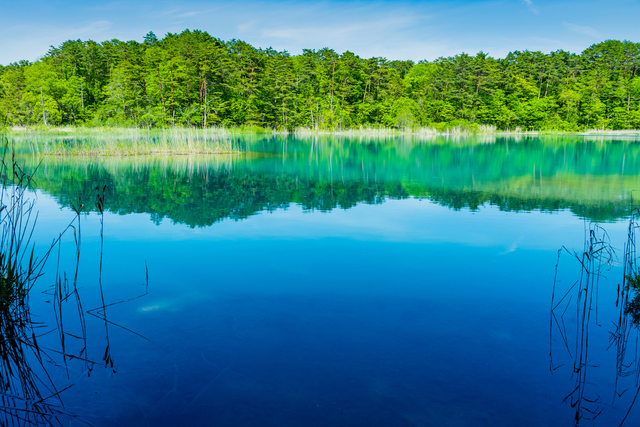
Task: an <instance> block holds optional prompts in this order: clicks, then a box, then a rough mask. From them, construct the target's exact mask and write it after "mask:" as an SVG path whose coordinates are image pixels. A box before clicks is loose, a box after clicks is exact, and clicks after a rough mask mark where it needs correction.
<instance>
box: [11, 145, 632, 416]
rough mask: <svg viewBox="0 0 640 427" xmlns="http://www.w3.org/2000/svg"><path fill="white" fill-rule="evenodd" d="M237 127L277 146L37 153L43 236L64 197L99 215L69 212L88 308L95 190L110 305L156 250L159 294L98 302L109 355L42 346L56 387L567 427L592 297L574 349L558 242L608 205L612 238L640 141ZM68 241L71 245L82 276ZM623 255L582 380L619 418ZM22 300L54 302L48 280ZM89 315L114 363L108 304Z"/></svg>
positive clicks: (625, 211) (280, 410)
mask: <svg viewBox="0 0 640 427" xmlns="http://www.w3.org/2000/svg"><path fill="white" fill-rule="evenodd" d="M238 138H239V139H238V140H237V141H235V142H234V144H235V146H238V147H243V148H244V149H245V150H246V151H251V152H254V153H266V154H268V155H253V156H248V157H228V158H216V159H197V158H186V159H185V158H180V159H177V158H154V159H150V158H144V159H136V158H132V159H109V158H106V159H105V158H101V159H94V160H91V159H86V158H83V159H77V158H45V159H44V160H43V161H42V164H41V165H40V167H39V169H38V170H37V172H35V175H34V177H35V181H36V186H37V198H38V199H37V206H38V208H39V210H40V217H39V219H38V225H37V232H36V235H35V240H36V242H37V247H38V249H39V250H45V249H46V247H47V245H48V244H49V242H50V241H51V239H52V238H53V237H55V236H56V234H57V233H59V232H60V231H61V229H62V228H63V227H64V226H66V224H67V223H69V222H73V221H74V217H75V214H74V213H73V210H72V207H74V206H78V203H80V202H83V203H84V204H85V206H86V211H87V212H89V213H88V214H82V215H81V217H80V219H79V220H78V219H76V220H75V221H76V224H79V225H80V227H81V230H82V233H83V234H82V253H81V259H80V268H79V272H78V283H79V284H80V291H79V294H80V295H81V298H82V299H83V307H84V310H90V309H92V308H94V307H99V306H100V305H101V299H100V295H99V287H98V265H99V259H100V246H101V239H100V219H101V216H100V215H99V214H98V213H97V212H96V210H95V209H94V208H92V207H91V206H92V205H91V201H92V200H94V199H95V194H96V192H95V188H96V187H97V188H104V187H103V186H104V185H106V186H107V187H106V189H105V190H104V191H105V199H104V208H105V214H104V218H103V221H104V242H103V244H104V246H103V249H102V259H103V273H102V278H101V280H102V283H103V286H104V292H105V299H106V301H107V303H109V302H117V301H121V300H127V299H129V298H134V297H136V296H138V295H141V294H142V293H144V292H145V290H146V271H147V270H145V268H146V269H148V294H146V295H144V296H142V297H141V298H136V299H132V300H130V301H125V302H123V303H121V304H116V305H113V306H109V307H107V310H106V312H107V315H108V319H109V321H111V322H113V324H109V325H108V332H109V342H108V344H109V348H110V351H111V356H112V357H113V360H114V362H115V364H114V369H111V368H104V367H102V366H101V364H100V363H97V364H96V365H95V366H94V367H93V370H92V371H91V375H90V376H88V375H87V371H86V368H87V365H86V364H83V363H79V361H77V360H75V361H73V360H72V361H69V364H68V368H67V369H68V372H69V373H68V374H67V370H66V369H64V368H63V367H62V366H51V368H50V369H51V372H52V378H53V380H54V382H55V381H59V383H60V384H61V387H60V388H62V386H63V385H65V384H74V385H73V386H72V387H71V388H69V389H68V390H65V391H64V392H63V393H62V394H61V396H62V398H63V401H64V403H65V405H66V410H67V411H68V412H69V413H72V414H76V415H78V416H79V417H80V418H81V419H86V420H87V421H89V422H90V423H92V424H94V425H98V426H117V425H134V424H135V425H153V426H158V425H167V426H168V425H177V424H189V425H211V424H215V425H229V426H231V425H233V426H238V425H258V424H259V425H274V426H275V425H279V426H280V425H318V426H319V425H380V426H383V425H384V426H387V425H407V426H409V425H442V426H457V425H460V426H462V425H476V426H501V425H504V426H507V425H509V426H511V425H531V426H557V425H572V424H573V423H574V418H575V415H576V409H575V407H574V408H572V407H571V405H570V404H569V403H567V402H565V403H563V399H565V397H567V396H568V395H570V394H571V393H572V391H573V390H574V387H575V375H574V376H572V371H573V369H572V368H573V363H574V362H573V360H574V356H576V353H575V352H574V351H573V350H574V343H573V336H574V334H576V331H577V329H576V328H577V326H578V325H576V322H577V319H579V318H580V316H579V314H576V310H575V307H574V305H571V308H570V309H568V310H566V313H564V315H563V317H562V321H563V323H562V325H564V327H565V328H566V330H568V331H570V332H569V333H568V334H567V336H568V337H569V338H568V339H569V342H568V344H567V345H566V346H565V344H564V342H563V340H562V339H561V336H559V335H558V333H557V329H556V328H558V326H557V325H556V324H554V323H553V319H552V318H551V312H550V307H552V294H553V292H554V277H555V274H556V264H557V262H558V250H559V249H560V248H561V247H563V246H565V247H567V248H569V249H575V250H576V251H577V252H578V253H580V252H581V251H582V249H583V245H584V239H585V234H587V235H588V230H589V229H590V227H592V225H591V223H592V222H594V221H596V222H598V224H599V225H600V226H601V227H602V228H604V229H605V230H606V231H607V232H608V235H609V237H610V240H611V244H612V245H613V246H614V247H616V248H618V249H622V247H623V244H624V242H625V239H626V235H627V227H628V217H629V215H630V213H631V209H632V200H631V199H632V197H631V190H634V189H637V188H640V185H638V184H640V142H638V141H636V140H634V139H628V138H627V139H624V138H623V139H612V138H583V137H580V138H579V139H578V138H575V137H536V138H519V139H514V138H502V137H500V138H495V137H483V138H468V139H465V138H457V139H454V138H449V139H446V138H445V139H434V140H412V139H402V138H391V139H378V140H362V139H354V138H351V139H349V138H339V137H328V136H327V137H313V136H312V137H308V138H294V137H284V136H264V137H246V138H245V137H238ZM38 161H39V159H37V158H35V157H33V158H32V157H29V156H26V157H24V162H25V163H26V164H27V168H30V167H35V164H37V162H38ZM73 241H74V239H73V236H72V235H71V234H70V235H67V236H65V238H64V241H63V243H62V245H61V248H62V249H61V259H60V265H59V271H67V272H69V273H68V274H71V272H73V269H74V263H75V260H74V258H73V253H74V245H73ZM620 258H621V253H620ZM620 265H621V261H620V259H616V260H614V261H613V262H612V265H611V266H610V268H609V269H607V271H606V275H605V276H606V277H605V276H603V277H602V279H601V281H600V283H599V293H598V304H597V316H598V317H597V318H596V317H595V316H594V318H593V319H592V322H593V326H592V328H591V329H590V330H589V333H590V340H589V343H590V344H589V346H590V347H589V352H590V353H589V354H590V360H593V365H598V367H597V368H596V367H591V366H589V367H586V368H584V369H585V370H586V369H588V371H589V376H588V383H589V386H588V387H587V388H585V389H584V390H585V391H584V397H585V398H587V399H589V400H592V397H594V396H601V400H600V401H598V402H596V403H590V404H586V403H585V406H584V407H585V408H586V410H583V411H582V416H584V420H583V421H582V422H583V423H586V424H585V425H591V424H598V423H603V424H601V425H617V424H619V423H620V421H621V420H622V419H623V418H624V416H625V414H626V413H627V410H628V408H629V407H630V406H631V403H632V399H633V395H634V394H635V392H636V389H637V385H636V384H635V382H634V376H629V377H627V378H624V379H621V380H619V381H620V386H621V387H622V386H624V387H626V389H627V390H628V391H627V392H626V393H625V394H624V395H623V396H622V397H619V398H616V401H615V404H614V405H612V404H611V403H612V401H613V397H614V395H615V391H614V390H616V389H615V386H616V384H615V383H616V375H615V373H616V351H615V349H609V350H607V347H609V343H610V342H609V337H610V331H611V329H612V328H613V327H612V326H610V325H611V321H612V320H615V319H616V318H617V316H618V315H619V307H616V297H617V286H618V284H619V283H620V282H621V280H622V269H621V267H620ZM57 268H58V266H57V264H56V263H55V262H50V264H49V266H48V269H47V272H46V274H45V276H44V277H43V279H42V287H43V289H44V288H46V287H47V286H49V285H50V284H51V283H50V281H51V280H52V277H54V275H55V271H56V269H57ZM558 271H559V273H558V279H559V284H557V291H558V292H560V290H561V289H565V290H566V289H567V288H566V286H567V285H569V286H570V284H572V283H574V282H575V281H576V280H578V279H579V276H580V266H579V264H578V263H577V262H576V260H575V259H572V257H571V255H569V254H568V253H565V254H564V255H562V256H561V258H560V267H559V269H558ZM563 286H564V288H563ZM568 300H569V299H567V301H568ZM570 304H575V301H572V302H570ZM595 307H596V306H594V309H595ZM32 310H33V311H34V313H38V318H39V319H40V320H42V321H44V322H46V323H54V322H55V316H54V313H53V310H52V309H51V304H50V303H48V302H47V296H46V295H44V294H39V295H38V296H35V297H34V298H33V301H32ZM576 316H577V317H576ZM550 320H551V322H550ZM86 326H87V337H88V348H87V354H86V356H87V357H88V358H90V359H92V360H97V361H98V362H100V360H101V357H102V355H103V353H104V351H105V345H106V341H105V337H104V330H105V326H104V323H103V322H102V321H101V320H100V319H98V318H96V317H92V316H87V323H86ZM122 327H124V328H127V329H126V330H125V329H123V328H122ZM69 332H70V333H72V332H74V333H75V331H74V330H73V329H70V330H69ZM133 332H135V333H133ZM136 334H139V335H136ZM635 334H636V332H635V330H634V331H633V332H632V334H631V335H630V336H631V337H632V338H630V340H631V341H634V340H635V336H636V335H635ZM140 335H141V336H142V337H141V336H140ZM143 337H144V338H143ZM43 340H44V342H46V344H47V345H48V346H51V347H54V346H55V345H56V337H55V334H49V335H48V336H47V337H46V338H43ZM69 341H70V343H72V344H70V345H73V346H78V345H79V344H78V343H77V342H74V341H73V339H72V338H69ZM630 347H631V346H630ZM629 351H630V352H631V350H629ZM550 353H551V355H552V357H550ZM114 370H115V371H116V372H115V373H114V372H113V371H114ZM623 382H624V384H622V383H623ZM618 390H622V388H619V389H618ZM600 409H602V412H601V414H600V415H599V417H598V418H596V420H595V421H588V420H587V418H589V410H598V411H599V410H600ZM638 411H640V409H638V408H636V407H633V408H632V409H631V412H630V415H629V417H630V418H629V419H633V417H636V418H637V417H638V415H640V413H639V412H638ZM64 422H65V423H69V422H72V423H77V424H78V425H80V424H81V421H79V420H78V419H65V421H64ZM590 423H591V424H590ZM612 423H613V424H612ZM625 425H633V423H632V422H629V421H627V424H625Z"/></svg>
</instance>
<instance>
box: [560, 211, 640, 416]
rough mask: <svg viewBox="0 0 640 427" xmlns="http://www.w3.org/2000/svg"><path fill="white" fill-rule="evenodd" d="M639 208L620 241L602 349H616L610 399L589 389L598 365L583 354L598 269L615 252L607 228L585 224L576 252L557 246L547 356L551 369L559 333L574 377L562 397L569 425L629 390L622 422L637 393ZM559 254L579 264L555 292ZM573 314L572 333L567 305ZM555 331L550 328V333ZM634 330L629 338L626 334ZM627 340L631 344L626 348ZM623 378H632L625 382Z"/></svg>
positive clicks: (592, 324)
mask: <svg viewBox="0 0 640 427" xmlns="http://www.w3.org/2000/svg"><path fill="white" fill-rule="evenodd" d="M638 218H640V210H638V209H633V210H632V214H631V215H630V217H629V223H628V229H627V240H626V242H625V243H624V252H623V260H622V267H623V274H622V281H621V283H620V284H618V287H617V294H616V302H615V305H616V307H618V316H617V319H612V320H611V323H612V324H613V330H611V331H609V346H608V348H607V350H609V349H611V348H614V349H615V352H616V356H615V358H616V369H615V379H614V387H613V388H614V390H613V397H612V401H611V403H610V404H609V403H608V402H605V400H604V399H603V398H602V396H601V395H600V393H598V392H597V390H595V389H594V384H593V383H592V382H591V381H589V379H588V376H589V375H588V374H589V372H590V371H591V370H592V369H595V368H597V367H598V366H599V364H598V362H597V361H595V360H593V358H592V356H591V355H590V353H589V347H590V339H592V337H591V335H593V333H592V332H591V330H592V329H593V328H596V327H600V326H601V323H602V322H601V321H599V320H598V301H599V292H600V279H601V278H602V277H603V275H604V272H605V271H608V270H609V269H610V268H611V266H612V265H613V264H614V263H616V260H617V257H616V254H615V250H614V248H613V246H612V245H611V242H610V239H609V235H608V234H607V232H606V231H605V230H604V229H603V228H602V227H601V226H599V225H597V224H590V225H589V227H588V229H586V230H587V235H586V237H585V246H584V249H583V251H582V253H578V252H575V251H570V250H568V249H567V248H565V247H562V248H561V249H560V250H559V251H558V262H557V263H556V272H555V278H554V283H553V291H552V296H551V315H550V325H549V328H550V329H549V340H550V341H549V346H550V348H549V356H550V370H551V372H552V373H553V372H554V371H556V370H557V369H559V368H560V367H561V366H563V365H562V364H561V365H557V366H556V365H555V364H554V351H553V341H554V336H557V335H556V334H559V336H560V339H561V341H562V343H563V345H564V347H565V349H566V351H567V353H568V355H569V357H570V358H571V359H572V362H573V363H572V365H573V370H572V378H573V380H574V386H573V391H572V392H571V393H569V394H568V395H567V396H566V397H565V399H564V401H565V402H566V403H569V404H570V405H571V407H572V408H574V410H575V416H574V425H576V426H578V425H581V424H582V422H583V421H593V420H595V419H596V418H598V416H599V415H600V414H602V413H603V411H604V410H605V409H606V408H607V407H609V406H611V407H614V405H615V404H616V401H617V400H619V399H621V398H622V397H623V395H624V394H625V393H626V392H627V391H629V390H634V391H633V392H632V393H634V394H633V398H632V399H631V401H630V402H628V403H627V404H624V403H622V405H625V407H626V412H625V413H624V416H623V417H622V419H621V421H620V424H619V425H620V426H622V425H624V423H625V422H626V420H627V419H628V417H629V414H630V413H631V409H632V408H633V407H634V405H635V403H636V401H637V399H638V396H640V353H639V350H640V349H639V348H638V346H637V343H638V339H640V334H639V329H638V328H640V270H639V268H638V264H637V259H638V256H637V251H636V241H637V240H636V230H638V229H639V228H640V224H639V223H638ZM563 253H568V254H570V255H571V256H572V257H573V258H574V259H576V260H577V261H578V263H579V265H580V274H579V277H578V279H577V280H576V281H575V282H574V283H573V284H572V285H571V286H569V287H568V288H567V289H565V290H564V292H560V293H559V291H560V280H559V279H558V266H559V264H560V258H561V255H562V254H563ZM572 302H573V310H572V311H573V313H571V316H575V319H574V320H572V323H573V322H575V326H574V336H573V337H571V335H570V334H569V333H568V331H567V324H566V322H565V316H567V313H568V312H569V310H570V308H571V307H572ZM554 332H555V333H554ZM632 332H635V338H634V337H632ZM629 344H632V346H631V347H630V346H629ZM628 378H631V379H632V382H631V384H630V383H629V380H627V379H628Z"/></svg>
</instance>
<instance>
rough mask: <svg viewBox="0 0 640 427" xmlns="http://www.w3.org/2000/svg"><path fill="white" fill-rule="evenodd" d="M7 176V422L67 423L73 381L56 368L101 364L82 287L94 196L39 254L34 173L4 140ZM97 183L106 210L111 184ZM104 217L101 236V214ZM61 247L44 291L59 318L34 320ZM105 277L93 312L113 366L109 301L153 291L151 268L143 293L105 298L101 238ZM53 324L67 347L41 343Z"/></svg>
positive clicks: (3, 224) (2, 209) (2, 250)
mask: <svg viewBox="0 0 640 427" xmlns="http://www.w3.org/2000/svg"><path fill="white" fill-rule="evenodd" d="M0 176H2V182H1V183H0V425H3V426H22V425H54V424H58V425H62V420H67V421H68V420H69V419H79V418H78V417H77V416H76V415H74V414H71V413H69V412H67V411H66V410H65V408H64V405H63V402H62V396H61V395H62V393H63V392H64V391H65V390H66V389H67V388H69V387H71V385H70V386H68V387H66V388H63V389H59V388H58V387H57V385H56V383H55V382H54V381H53V379H52V378H53V375H51V374H50V370H51V369H58V367H60V366H62V367H63V368H64V369H66V371H67V377H69V370H68V363H69V362H71V361H74V362H80V363H83V364H84V369H83V370H84V372H87V373H90V372H91V371H92V370H93V368H94V366H96V365H98V364H100V362H96V361H95V360H93V359H92V358H91V357H89V355H88V350H87V348H88V345H87V342H88V336H87V327H86V322H85V311H84V309H83V304H82V301H81V298H80V293H79V292H78V288H79V286H78V269H79V265H80V250H81V235H82V233H81V221H80V217H81V215H82V213H83V212H84V211H85V208H86V207H87V206H86V203H87V202H89V201H86V200H85V201H83V200H78V203H77V204H76V205H74V210H75V213H76V215H75V217H74V219H73V220H72V221H71V222H70V223H69V224H68V225H67V227H66V228H65V229H64V230H62V231H61V233H60V234H59V236H58V237H57V238H56V239H54V241H53V242H52V244H51V245H50V246H49V247H48V249H47V250H46V251H45V252H44V253H43V254H42V255H40V256H37V255H36V254H35V244H34V242H33V235H34V229H35V225H36V222H37V216H38V214H37V211H36V200H35V198H34V197H33V196H32V193H31V192H30V188H31V184H32V178H31V176H30V175H29V174H27V173H26V172H25V171H24V169H23V168H21V167H20V165H19V164H18V162H17V161H16V157H15V151H13V150H11V151H9V149H8V140H5V141H4V152H3V153H2V156H1V157H0ZM96 190H97V194H96V195H95V202H96V204H97V206H98V211H99V212H100V214H102V212H103V211H102V207H103V205H104V188H103V189H102V191H99V190H100V189H96ZM100 223H101V230H100V236H101V239H102V236H103V228H102V227H103V218H102V217H101V221H100ZM69 232H73V235H74V241H75V245H76V247H75V255H76V263H75V270H74V272H73V274H71V275H70V276H67V275H66V273H62V272H60V271H59V263H60V254H61V250H60V248H61V242H62V237H63V236H64V235H65V234H67V233H69ZM56 249H57V251H56ZM56 252H57V256H58V269H57V270H58V271H56V275H55V277H56V279H55V281H54V283H53V284H52V285H51V286H50V287H49V288H48V289H47V291H46V292H45V293H46V294H49V295H50V296H51V302H52V305H53V309H54V313H55V315H56V324H55V325H46V324H43V323H41V322H37V321H35V320H34V315H33V313H32V311H31V306H30V295H31V293H32V291H33V289H34V286H35V284H36V282H38V281H39V280H40V278H41V277H42V275H43V270H44V268H45V265H46V264H47V261H48V260H49V259H50V257H51V256H54V254H55V253H56ZM99 285H100V295H101V297H102V304H101V306H99V307H97V308H94V309H91V310H87V311H86V313H88V314H90V315H92V316H94V317H98V318H99V319H101V320H103V321H104V325H105V334H106V350H105V352H104V356H103V360H102V364H103V365H104V366H105V367H108V368H111V369H114V362H113V358H112V357H111V350H110V343H109V329H108V326H109V325H116V326H119V325H118V324H116V323H114V322H112V321H110V320H108V319H107V315H106V310H107V307H109V306H113V305H115V304H120V303H122V302H125V301H129V300H132V299H136V298H139V297H141V296H144V295H146V293H147V289H148V273H147V286H146V287H145V292H144V293H143V294H142V295H138V296H135V297H133V298H129V299H126V300H123V301H117V302H114V303H106V302H105V301H106V299H105V295H104V290H103V286H102V285H103V284H102V245H101V252H100V272H99ZM124 329H126V328H124ZM127 330H129V329H127ZM78 331H79V332H78ZM129 331H130V330H129ZM52 332H57V334H58V336H59V340H60V347H59V348H51V347H43V346H41V345H40V343H39V341H40V339H41V338H42V336H44V335H46V334H49V333H52ZM71 332H73V333H71ZM131 332H133V333H135V332H134V331H131ZM114 371H115V369H114ZM81 421H82V420H81Z"/></svg>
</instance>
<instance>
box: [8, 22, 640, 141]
mask: <svg viewBox="0 0 640 427" xmlns="http://www.w3.org/2000/svg"><path fill="white" fill-rule="evenodd" d="M639 71H640V43H632V42H629V41H616V40H608V41H605V42H603V43H599V44H596V45H593V46H591V47H589V48H588V49H586V50H585V51H584V52H582V53H581V54H574V53H569V52H565V51H562V50H558V51H556V52H551V53H549V54H545V53H542V52H530V51H515V52H512V53H510V54H509V55H507V56H506V58H503V59H499V58H492V57H490V56H489V55H487V54H485V53H482V52H481V53H478V54H477V55H476V56H470V55H467V54H464V53H463V54H460V55H456V56H454V57H449V58H438V59H436V60H434V61H420V62H418V63H414V62H413V61H389V60H386V59H385V58H368V59H364V58H360V57H358V56H357V55H355V54H353V53H351V52H348V51H347V52H344V53H343V54H341V55H340V54H338V53H336V52H335V51H334V50H332V49H328V48H324V49H321V50H305V51H304V52H303V53H302V54H300V55H290V54H289V53H287V52H286V51H284V52H278V51H276V50H273V49H271V48H269V49H257V48H254V47H253V46H251V45H249V44H247V43H245V42H243V41H240V40H231V41H227V42H225V41H222V40H219V39H216V38H214V37H212V36H210V35H209V34H207V33H206V32H202V31H189V30H186V31H184V32H182V33H180V34H171V33H170V34H167V35H166V36H165V37H164V38H163V39H158V38H157V37H156V36H155V35H154V34H153V33H149V34H147V35H146V36H145V38H144V42H142V43H139V42H136V41H128V42H124V41H119V40H110V41H105V42H103V43H96V42H94V41H81V40H69V41H66V42H64V43H62V44H61V45H60V46H59V47H57V48H55V47H52V48H51V49H50V50H49V52H47V54H46V55H45V56H44V57H43V58H41V59H39V60H38V61H36V62H34V63H29V62H27V61H21V62H19V63H13V64H10V65H7V66H0V114H1V115H2V117H0V126H4V127H7V126H25V125H27V126H28V125H36V124H40V123H44V122H45V121H46V123H47V124H48V125H67V124H70V125H90V126H93V125H111V126H114V125H115V126H140V127H156V126H172V125H173V126H196V127H206V126H259V127H261V128H274V129H280V130H294V129H297V128H307V129H312V130H341V129H348V128H358V127H360V126H364V127H368V126H370V127H382V126H383V127H395V128H399V129H407V128H417V127H435V128H436V129H443V128H444V126H461V127H463V128H465V127H466V128H477V127H478V126H479V125H490V126H493V127H495V128H497V129H510V130H514V129H516V128H518V127H520V128H521V129H524V130H564V131H576V130H583V129H585V128H588V129H632V128H635V129H637V128H640V76H639V75H638V74H639ZM43 115H44V117H43Z"/></svg>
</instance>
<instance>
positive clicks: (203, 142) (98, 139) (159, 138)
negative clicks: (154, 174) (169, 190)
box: [42, 128, 239, 156]
mask: <svg viewBox="0 0 640 427" xmlns="http://www.w3.org/2000/svg"><path fill="white" fill-rule="evenodd" d="M42 151H43V153H44V154H46V155H56V156H139V155H158V154H167V155H186V154H198V155H204V154H214V155H217V154H234V153H238V152H239V150H238V148H237V147H235V146H234V144H233V139H232V138H230V137H229V136H225V133H224V132H216V131H208V130H197V129H178V128H176V129H163V130H161V131H159V132H156V131H154V132H152V131H145V130H140V129H122V130H119V131H105V132H94V133H89V134H88V135H75V136H74V137H69V138H55V139H53V140H45V141H44V142H43V143H42Z"/></svg>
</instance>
